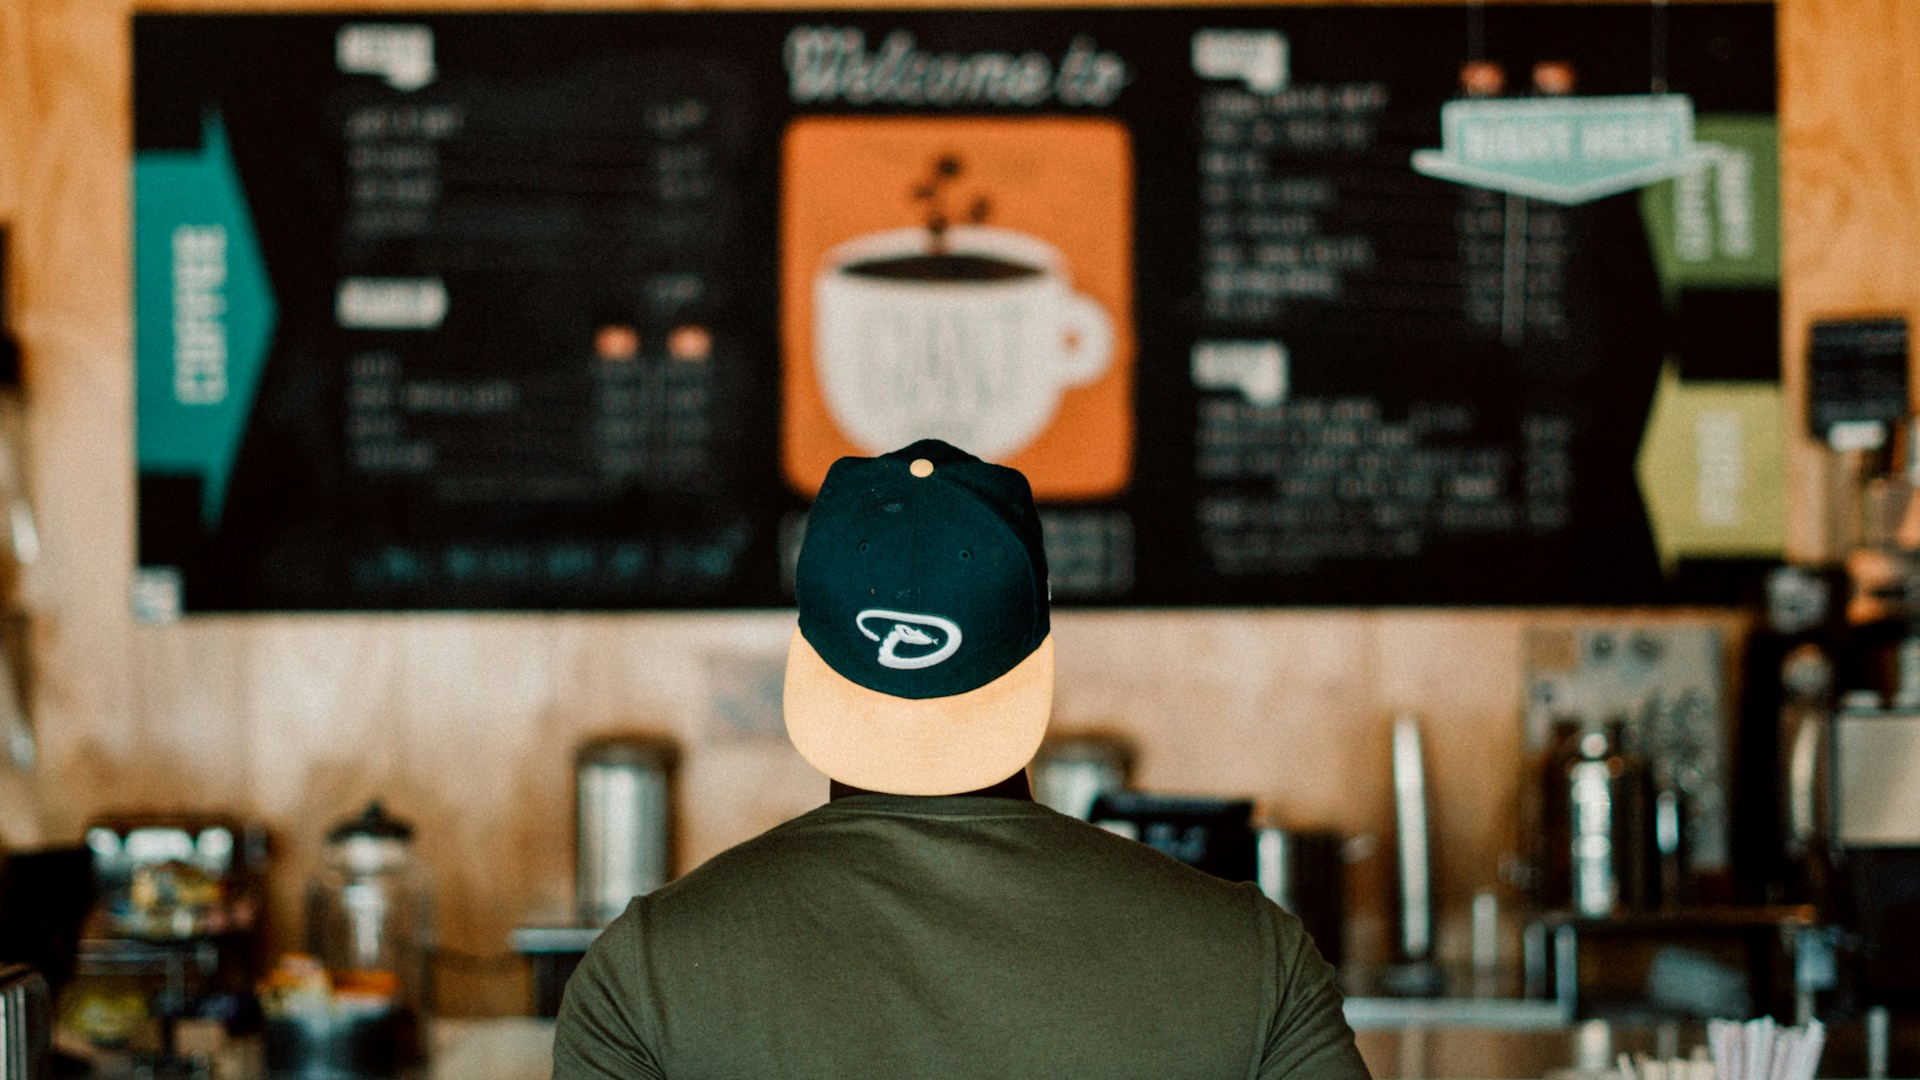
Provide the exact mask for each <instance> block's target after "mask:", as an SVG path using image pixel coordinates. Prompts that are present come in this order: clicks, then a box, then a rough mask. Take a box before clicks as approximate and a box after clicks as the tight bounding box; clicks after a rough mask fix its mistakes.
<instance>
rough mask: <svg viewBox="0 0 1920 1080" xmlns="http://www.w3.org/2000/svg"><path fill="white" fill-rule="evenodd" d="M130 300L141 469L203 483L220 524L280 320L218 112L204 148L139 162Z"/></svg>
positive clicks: (210, 511)
mask: <svg viewBox="0 0 1920 1080" xmlns="http://www.w3.org/2000/svg"><path fill="white" fill-rule="evenodd" d="M133 294H134V368H135V379H134V383H135V399H136V400H135V408H136V415H135V423H136V425H137V427H138V437H137V439H136V453H137V456H138V458H139V463H140V471H141V472H142V473H143V474H166V473H172V474H186V475H190V476H197V477H199V478H200V479H201V481H202V483H203V487H202V489H201V493H202V494H201V502H200V518H201V521H202V522H204V523H205V524H206V525H208V526H209V527H211V526H213V525H217V524H218V523H219V520H220V508H221V504H222V502H223V500H224V499H225V498H226V491H227V483H228V481H229V480H230V479H231V477H232V475H233V462H234V458H235V457H236V456H237V455H238V453H239V450H240V436H241V434H242V432H244V431H245V429H246V424H247V414H248V413H249V412H250V411H251V410H252V408H253V398H254V393H255V392H256V391H257V390H258V389H259V384H260V372H261V369H262V368H264V367H265V366H266V354H267V344H268V341H269V340H270V338H271V337H272V334H273V324H274V318H275V311H274V303H273V290H272V289H271V287H270V286H269V284H268V281H267V271H266V263H265V261H264V260H263V259H262V258H261V256H260V244H259V240H258V238H257V236H256V235H255V233H254V230H253V218H252V216H251V215H250V214H249V213H248V212H247V202H246V196H245V194H244V193H243V192H242V190H241V187H240V177H239V174H238V173H237V172H236V171H235V169H234V164H233V153H232V151H231V149H230V148H229V146H228V143H227V130H226V126H225V125H224V124H222V123H221V122H220V118H219V117H218V116H216V115H211V114H210V115H208V116H207V117H206V118H205V119H204V120H203V121H202V124H201V137H200V148H199V149H198V150H190V151H173V150H168V151H144V152H141V153H139V154H136V155H135V156H134V161H133Z"/></svg>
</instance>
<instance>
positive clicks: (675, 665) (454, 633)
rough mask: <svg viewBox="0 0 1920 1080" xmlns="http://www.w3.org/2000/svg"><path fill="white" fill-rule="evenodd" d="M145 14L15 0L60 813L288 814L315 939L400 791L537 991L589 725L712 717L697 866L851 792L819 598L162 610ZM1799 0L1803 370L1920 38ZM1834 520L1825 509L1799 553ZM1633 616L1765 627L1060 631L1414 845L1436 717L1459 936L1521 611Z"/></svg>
mask: <svg viewBox="0 0 1920 1080" xmlns="http://www.w3.org/2000/svg"><path fill="white" fill-rule="evenodd" d="M151 6H152V7H154V8H155V9H159V8H166V9H179V10H190V9H192V8H195V7H203V8H208V9H211V8H213V7H216V6H217V7H219V8H221V9H226V10H232V9H236V8H240V9H259V10H268V9H291V8H292V6H293V5H291V4H281V3H269V2H264V0H253V2H242V3H234V2H232V0H222V2H220V3H218V4H214V3H207V4H197V3H180V2H175V3H169V4H164V5H159V4H156V5H151ZM353 6H354V7H356V8H368V7H382V6H406V7H413V8H417V7H420V6H422V5H420V4H417V3H412V4H406V5H393V4H378V3H364V2H362V3H356V4H354V5H353ZM430 6H447V5H430ZM459 6H471V7H479V6H507V5H493V4H479V3H469V4H463V5H459ZM514 6H518V7H539V6H542V5H537V4H519V5H514ZM607 6H611V5H607ZM128 14H129V5H128V4H127V3H126V2H125V0H0V219H6V220H10V221H11V222H13V223H14V226H15V234H16V257H15V260H14V266H15V269H16V273H17V276H18V281H17V283H16V284H15V287H14V289H13V296H12V299H13V304H14V310H15V313H16V316H17V317H16V325H17V328H18V331H19V334H20V336H21V337H22V339H23V341H24V344H25V346H26V349H27V352H28V360H29V369H28V379H29V392H30V394H31V397H32V403H33V417H32V437H33V451H34V455H35V456H34V461H33V471H32V482H33V489H34V495H35V497H36V498H37V500H38V505H39V508H40V513H41V519H42V521H41V524H42V530H43V533H44V537H45V545H46V551H47V554H46V557H45V559H44V561H43V562H42V563H41V564H40V565H39V566H38V567H36V568H35V571H34V573H33V576H32V577H31V579H30V580H29V582H28V587H29V588H28V598H29V600H30V602H31V604H32V607H33V611H34V622H33V626H34V634H33V639H34V647H35V656H36V668H35V686H34V705H35V708H34V711H35V720H36V724H37V725H38V728H39V732H40V736H41V739H42V744H43V751H44V761H43V764H42V767H41V770H40V773H39V776H38V780H39V783H40V785H41V788H42V796H43V798H44V800H45V802H46V805H47V809H48V813H49V818H50V820H51V821H52V822H53V824H54V827H55V828H56V829H58V830H61V831H65V832H69V833H70V832H73V831H76V830H77V829H78V827H79V824H80V823H81V822H82V821H84V820H85V819H86V818H87V817H89V816H91V815H93V814H96V813H99V812H101V811H105V810H110V809H124V808H146V809H209V810H211V809H221V810H231V811H237V812H241V813H244V814H248V815H252V816H255V817H258V818H260V819H262V820H264V821H265V822H266V823H267V824H268V825H269V826H270V827H271V828H272V830H273V832H274V835H275V837H276V839H277V840H278V848H277V858H278V860H279V863H278V865H279V868H280V869H279V872H278V874H277V876H276V884H275V895H276V904H275V908H274V914H275V916H276V917H277V919H278V929H279V932H280V935H281V939H282V940H283V941H285V940H290V939H291V938H292V936H293V935H294V934H295V933H297V930H298V925H297V920H296V910H297V909H296V906H295V904H294V897H295V896H296V895H297V890H298V888H299V885H300V883H301V881H302V880H303V879H304V878H305V876H306V875H307V874H308V873H309V871H310V870H311V868H312V865H313V858H314V856H315V853H316V850H317V847H318V841H319V837H320V834H321V833H322V832H323V831H324V829H325V828H326V826H327V825H328V824H329V823H330V822H332V821H333V820H335V819H337V818H339V817H342V816H344V815H346V814H348V813H350V812H351V811H353V810H355V809H357V807H358V805H359V804H360V803H361V802H363V801H364V800H365V799H367V798H369V797H372V796H374V795H382V796H384V797H385V798H386V799H387V800H388V801H389V803H390V804H391V806H392V807H393V808H394V809H395V810H396V811H397V812H398V813H400V814H402V815H403V816H407V817H410V818H412V819H414V820H415V822H416V823H417V824H418V826H419V830H420V832H419V835H420V838H421V843H422V844H423V847H424V849H425V852H426V855H427V857H428V859H429V861H430V863H431V866H432V870H433V873H434V877H435V881H436V884H437V887H438V890H439V896H440V905H441V914H440V917H441V932H442V933H441V936H442V940H443V942H444V944H445V945H446V946H447V947H448V948H449V951H450V953H451V955H450V956H449V958H448V962H447V964H446V965H445V966H444V967H443V969H442V976H443V987H444V990H445V999H446V1004H447V1006H448V1008H449V1009H450V1011H454V1012H480V1013H486V1012H510V1011H515V1010H518V1009H520V1008H522V1007H523V1006H524V1004H525V994H526V985H525V975H524V972H523V971H522V970H521V969H520V968H519V966H518V964H517V963H516V962H515V961H514V960H513V958H512V957H511V956H509V955H507V953H506V935H507V932H508V930H509V929H510V928H511V927H512V926H514V925H516V924H518V923H520V922H522V921H525V920H527V919H530V918H537V917H540V916H543V915H547V916H551V915H557V914H561V913H563V912H564V909H565V907H566V906H567V903H568V900H569V896H570V891H571V882H570V876H569V875H570V866H571V860H570V854H569V845H570V843H571V807H570V801H569V800H570V793H569V792H570V789H569V784H570V773H569V770H570V765H569V759H570V756H571V754H572V750H573V747H574V745H575V744H576V742H577V741H578V740H579V739H580V738H582V737H583V736H585V735H587V734H590V733H595V732H600V731H605V730H615V729H647V730H656V731H663V732H668V733H671V734H674V735H676V736H678V737H679V738H680V739H681V740H683V742H684V743H685V745H686V747H687V755H686V764H685V768H684V771H683V773H682V777H681V779H682V784H681V792H682V800H681V811H682V817H683V831H682V843H681V850H680V861H681V865H682V867H683V868H684V867H686V866H690V865H692V864H694V863H697V862H698V861H700V860H702V859H704V858H706V857H707V856H709V855H711V854H713V853H714V852H716V851H718V850H720V849H721V848H723V847H725V846H727V845H729V844H732V843H734V842H736V841H739V840H741V839H744V838H746V837H748V836H750V835H752V834H753V833H755V832H757V831H759V830H761V829H763V828H766V827H767V826H769V825H771V824H773V823H775V822H778V821H780V820H782V819H784V818H786V817H788V816H791V815H793V814H795V813H798V812H800V811H803V810H805V809H806V808H808V807H810V806H812V805H814V804H816V803H817V802H819V801H820V800H821V799H822V798H823V796H824V788H825V783H824V781H823V780H822V779H821V778H820V777H819V776H817V775H816V774H814V773H813V772H812V771H811V770H810V769H808V768H807V766H806V765H805V764H804V763H802V762H801V761H800V760H799V759H798V758H797V757H796V756H795V755H794V754H793V753H792V751H791V750H790V749H789V748H788V747H787V745H786V744H785V742H784V741H783V740H782V739H781V738H780V737H779V734H778V728H777V725H776V724H775V723H773V722H771V721H770V720H769V719H768V716H767V714H766V706H767V703H768V702H769V701H770V698H769V695H770V694H771V692H772V689H771V688H772V685H773V683H772V680H773V678H774V676H775V675H776V674H777V671H778V667H779V663H780V660H781V657H782V655H783V651H784V644H785V640H786V635H787V633H788V625H789V624H788V620H787V618H786V617H784V616H781V615H779V614H777V613H769V614H742V615H645V616H642V615H632V616H518V615H515V616H504V615H501V616H495V615H470V616H378V617H363V616H353V617H347V616H337V617H336V616H327V617H252V618H221V619H195V620H192V621H188V622H185V623H181V624H178V625H172V626H164V627H147V626H137V625H135V624H134V623H132V621H131V620H130V619H129V617H128V614H127V588H128V581H129V570H130V567H131V565H132V562H133V536H132V520H133V515H132V490H133V478H132V462H133V452H132V440H131V399H132V391H131V378H130V375H131V353H132V341H131V328H130V323H129V312H130V309H131V301H130V296H129V277H130V268H129V265H128V243H127V237H128V231H129V230H128V220H127V206H128V197H129V193H128V168H129V158H128V146H129V145H130V131H129V121H128V69H127V65H128V26H129V24H128ZM1782 14H1783V26H1784V29H1785V46H1784V55H1785V58H1786V62H1787V64H1786V71H1787V98H1786V105H1785V109H1784V110H1783V111H1784V114H1785V116H1786V121H1787V152H1786V162H1787V172H1788V175H1787V182H1786V192H1787V200H1788V205H1787V229H1788V251H1787V265H1788V268H1789V273H1790V275H1791V277H1790V280H1789V283H1788V288H1787V314H1788V319H1787V324H1786V326H1787V329H1786V334H1787V338H1788V346H1789V352H1790V355H1792V356H1794V357H1796V358H1797V357H1798V341H1799V339H1800V337H1801V336H1803V334H1804V324H1805V321H1806V320H1807V319H1808V318H1809V317H1812V316H1813V315H1815V314H1820V313H1825V312H1830V311H1834V310H1853V309H1856V308H1862V307H1874V308H1878V307H1892V308H1896V309H1899V310H1907V309H1910V308H1912V307H1914V301H1915V295H1914V294H1915V291H1916V289H1920V282H1916V278H1915V274H1914V273H1913V271H1914V270H1915V259H1916V255H1915V251H1916V247H1917V245H1916V240H1920V237H1916V235H1915V234H1916V231H1920V225H1917V224H1916V218H1915V214H1914V210H1915V209H1916V203H1917V202H1920V179H1916V174H1917V168H1916V167H1917V166H1920V150H1916V149H1915V147H1920V139H1916V138H1915V137H1914V135H1915V134H1916V132H1914V130H1913V127H1914V125H1915V124H1920V119H1916V117H1920V108H1915V106H1916V105H1920V101H1916V97H1920V82H1916V80H1915V79H1914V78H1913V76H1912V75H1911V73H1910V71H1908V70H1907V69H1906V68H1904V67H1903V62H1904V58H1905V57H1906V56H1910V55H1912V54H1913V53H1915V52H1916V51H1917V50H1920V7H1916V6H1914V5H1912V4H1910V3H1908V2H1906V0H1788V2H1787V3H1785V4H1784V5H1783V8H1782ZM1818 464H1819V463H1818V459H1817V457H1816V456H1815V455H1813V454H1812V453H1811V452H1807V451H1804V450H1803V452H1802V453H1801V455H1800V456H1799V457H1798V458H1796V469H1795V475H1794V481H1793V484H1794V488H1793V495H1794V496H1795V498H1796V500H1797V502H1796V505H1797V506H1801V507H1805V506H1807V505H1809V504H1810V503H1809V501H1810V500H1811V501H1812V503H1816V504H1817V502H1818V492H1819V488H1820V484H1821V482H1822V481H1821V480H1820V478H1819V475H1818V474H1819V468H1818ZM1815 516H1816V517H1817V515H1815ZM1797 521H1798V519H1797ZM1822 536H1823V534H1822V533H1820V532H1819V530H1818V528H1817V527H1815V525H1809V524H1807V523H1805V522H1798V523H1797V525H1796V533H1795V538H1796V542H1797V543H1799V544H1800V545H1802V548H1803V549H1804V550H1811V549H1813V548H1817V546H1818V544H1819V543H1820V542H1821V539H1822ZM1621 618H1629V619H1638V618H1645V619H1665V620H1673V619H1681V620H1691V621H1707V622H1711V623H1713V624H1715V625H1719V626H1721V627H1723V628H1724V629H1725V630H1727V631H1728V633H1729V638H1730V640H1731V639H1732V637H1734V636H1737V633H1738V632H1739V630H1740V628H1741V625H1742V623H1741V622H1740V620H1739V618H1738V617H1737V616H1736V615H1734V614H1731V613H1725V612H1706V613H1698V612H1696V613H1677V614H1676V613H1665V614H1661V615H1658V616H1655V615H1651V614H1647V613H1630V612H1629V613H1620V612H1499V611H1496V612H1472V613H1463V612H1446V611H1412V612H1405V611H1403V612H1376V611H1314V612H1275V611H1260V612H1251V611H1245V612H1242V611H1222V612H1163V613H1152V614H1142V613H1111V614H1091V613H1073V614H1068V615H1064V616H1063V617H1061V618H1060V619H1059V620H1058V627H1057V628H1058V638H1059V658H1060V702H1059V709H1058V712H1057V718H1058V723H1059V724H1060V725H1062V726H1064V727H1069V728H1071V727H1091V726H1100V727H1106V728H1114V729H1119V730H1121V731H1124V732H1126V733H1128V734H1130V735H1132V736H1133V737H1134V738H1135V739H1136V740H1137V741H1138V742H1139V743H1140V744H1141V747H1142V750H1143V760H1142V771H1141V775H1140V777H1139V779H1140V780H1141V782H1142V783H1144V784H1145V785H1147V786H1149V787H1153V788H1160V789H1168V790H1185V791H1195V792H1218V793H1234V794H1252V795H1255V796H1258V797H1260V798H1262V799H1263V800H1265V801H1267V802H1268V803H1270V804H1271V805H1272V806H1273V807H1274V808H1275V809H1276V810H1277V811H1278V813H1279V814H1280V815H1281V816H1282V818H1283V819H1285V820H1287V821H1289V822H1292V823H1296V824H1301V825H1308V824H1312V825H1327V826H1333V827H1336V828H1339V829H1342V830H1344V831H1346V832H1348V833H1350V834H1355V835H1366V834H1373V835H1377V836H1381V837H1382V838H1384V837H1385V835H1386V830H1387V827H1388V820H1389V818H1388V815H1389V812H1390V802H1389V784H1388V778H1387V757H1386V748H1387V725H1388V723H1389V721H1390V718H1391V717H1392V715H1393V714H1394V713H1395V712H1397V711H1399V710H1403V709H1412V710H1415V711H1418V712H1419V713H1421V714H1422V715H1423V716H1425V717H1426V718H1427V722H1428V724H1429V732H1430V734H1429V743H1430V746H1431V748H1432V755H1433V772H1434V786H1435V788H1436V793H1437V808H1436V817H1437V830H1438V843H1439V847H1440V851H1441V854H1442V858H1443V862H1442V866H1441V870H1440V882H1441V889H1442V894H1443V896H1442V899H1443V905H1444V908H1445V911H1446V913H1447V919H1446V929H1445V931H1444V933H1443V941H1444V942H1445V944H1446V947H1447V948H1449V949H1452V950H1458V949H1459V948H1460V942H1459V938H1460V937H1461V936H1462V935H1461V927H1462V924H1463V922H1464V915H1465V905H1466V901H1467V898H1468V896H1469V895H1470V894H1471V893H1472V892H1473V891H1475V890H1477V889H1480V888H1483V887H1486V886H1488V885H1490V884H1492V883H1493V882H1494V880H1495V878H1496V876H1497V870H1498V866H1499V863H1500V860H1501V858H1502V856H1503V855H1504V854H1505V853H1507V852H1510V851H1512V850H1513V848H1514V845H1515V842H1516V828H1517V826H1516V821H1515V814H1514V808H1515V806H1516V804H1517V792H1518V787H1519V784H1520V782H1521V781H1520V775H1521V774H1520V759H1521V737H1520V728H1519V714H1520V704H1521V672H1522V659H1521V645H1522V640H1523V635H1524V633H1525V631H1526V629H1527V628H1528V627H1529V626H1532V625H1537V624H1541V623H1552V624H1559V625H1570V624H1573V623H1577V622H1581V621H1606V620H1616V619H1621ZM1388 881H1389V878H1388V869H1387V867H1386V865H1385V859H1384V856H1376V857H1375V858H1373V859H1372V860H1369V861H1367V862H1364V863H1361V864H1359V865H1357V866H1356V867H1355V873H1354V884H1353V903H1354V906H1355V910H1356V912H1357V914H1358V915H1359V921H1358V928H1359V940H1358V941H1357V942H1356V945H1358V946H1359V948H1360V950H1361V951H1362V952H1366V951H1369V950H1377V948H1378V947H1380V946H1381V944H1382V943H1383V936H1384V931H1383V926H1384V918H1385V912H1386V904H1387V903H1388V895H1389V890H1388V888H1387V885H1388Z"/></svg>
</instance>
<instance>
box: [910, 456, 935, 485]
mask: <svg viewBox="0 0 1920 1080" xmlns="http://www.w3.org/2000/svg"><path fill="white" fill-rule="evenodd" d="M907 471H908V472H910V473H912V474H913V475H915V476H917V477H919V478H920V479H922V480H925V479H926V478H927V477H929V476H932V475H933V462H931V461H928V460H927V459H926V458H923V457H919V458H914V459H913V464H911V465H909V466H907Z"/></svg>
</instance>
